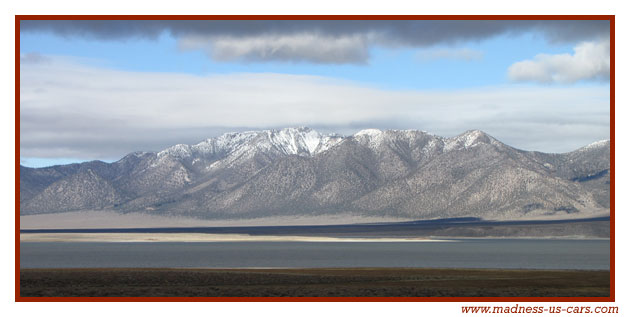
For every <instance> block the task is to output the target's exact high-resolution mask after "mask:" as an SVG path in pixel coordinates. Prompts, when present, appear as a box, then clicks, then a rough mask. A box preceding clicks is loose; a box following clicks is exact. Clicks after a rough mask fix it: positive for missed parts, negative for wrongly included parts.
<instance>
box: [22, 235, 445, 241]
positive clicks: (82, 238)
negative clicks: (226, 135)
mask: <svg viewBox="0 0 630 317" xmlns="http://www.w3.org/2000/svg"><path fill="white" fill-rule="evenodd" d="M231 241H233V242H239V241H241V242H242V241H267V242H274V241H277V242H283V241H284V242H287V241H290V242H441V241H450V240H437V239H427V238H334V237H307V236H252V235H247V234H209V233H21V234H20V242H231Z"/></svg>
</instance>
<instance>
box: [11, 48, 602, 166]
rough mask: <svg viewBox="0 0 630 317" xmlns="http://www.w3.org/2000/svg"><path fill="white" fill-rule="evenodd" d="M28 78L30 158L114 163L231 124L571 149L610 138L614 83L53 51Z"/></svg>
mask: <svg viewBox="0 0 630 317" xmlns="http://www.w3.org/2000/svg"><path fill="white" fill-rule="evenodd" d="M47 58H48V59H49V60H50V62H48V63H25V64H22V65H21V76H20V80H21V82H20V89H21V90H20V98H21V104H20V106H21V112H20V122H21V125H20V134H21V139H20V142H21V143H20V149H21V155H22V156H23V157H72V158H78V159H113V158H118V157H121V156H122V155H124V154H126V153H128V152H131V151H134V150H160V149H162V148H164V147H167V146H170V145H172V144H176V143H193V142H199V141H201V140H203V139H205V138H208V137H212V136H215V135H217V134H219V133H221V132H227V131H230V130H242V129H245V128H247V129H262V128H270V127H287V126H311V127H313V128H316V129H324V130H328V131H331V130H332V131H338V132H341V133H353V132H355V131H357V130H359V129H362V128H369V127H376V128H396V129H421V130H426V131H429V132H432V133H435V134H438V135H443V136H452V135H456V134H459V133H461V132H463V131H465V130H468V129H481V130H484V131H486V132H488V133H490V134H492V135H494V136H495V137H497V138H499V139H500V140H502V141H504V142H506V143H508V144H510V145H513V146H516V147H519V148H524V149H531V150H540V151H551V152H562V151H568V150H572V149H575V148H577V147H579V146H582V145H585V144H588V143H590V142H592V141H595V140H598V139H605V138H608V133H609V97H608V88H607V87H602V86H593V87H580V88H572V87H521V86H519V85H510V86H500V87H490V88H485V89H469V90H455V91H453V90H450V91H397V90H383V89H378V88H374V87H366V86H362V85H360V84H358V83H355V82H347V81H339V80H335V79H332V78H325V77H316V76H305V75H286V74H271V73H267V74H231V75H215V76H194V75H187V74H174V73H143V72H129V71H119V70H110V69H104V68H98V67H92V66H86V65H81V64H77V63H72V62H68V61H67V60H65V59H59V58H53V57H47Z"/></svg>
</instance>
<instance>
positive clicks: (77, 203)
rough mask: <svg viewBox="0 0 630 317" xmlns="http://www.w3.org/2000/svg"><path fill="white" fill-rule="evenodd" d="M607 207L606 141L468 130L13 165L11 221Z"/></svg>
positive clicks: (305, 132)
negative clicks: (57, 216)
mask: <svg viewBox="0 0 630 317" xmlns="http://www.w3.org/2000/svg"><path fill="white" fill-rule="evenodd" d="M609 208H610V142H609V141H608V140H605V141H599V142H596V143H593V144H590V145H588V146H585V147H582V148H580V149H577V150H575V151H572V152H569V153H561V154H550V153H541V152H532V151H523V150H519V149H516V148H513V147H511V146H508V145H506V144H504V143H502V142H500V141H498V140H497V139H495V138H493V137H492V136H490V135H488V134H486V133H484V132H482V131H479V130H470V131H466V132H464V133H462V134H460V135H458V136H455V137H452V138H445V137H440V136H436V135H433V134H430V133H427V132H423V131H417V130H385V131H381V130H376V129H368V130H362V131H360V132H358V133H356V134H354V135H351V136H341V135H337V134H321V133H319V132H317V131H314V130H312V129H309V128H286V129H282V130H264V131H250V132H241V133H227V134H224V135H221V136H219V137H216V138H210V139H207V140H205V141H203V142H201V143H199V144H195V145H185V144H178V145H175V146H172V147H170V148H167V149H165V150H163V151H160V152H157V153H155V152H135V153H131V154H129V155H127V156H125V157H123V158H122V159H120V160H119V161H116V162H113V163H105V162H101V161H92V162H85V163H80V164H69V165H58V166H52V167H45V168H28V167H24V166H20V214H21V215H32V214H44V213H60V212H67V211H79V210H104V211H116V212H119V213H130V212H142V213H147V214H152V215H161V216H185V217H194V218H204V219H243V218H257V217H273V216H326V215H332V214H335V215H339V214H351V215H359V216H383V217H384V216H388V217H401V218H410V219H435V218H451V217H479V218H484V219H518V218H523V217H568V218H570V217H583V216H588V215H589V214H594V213H597V212H600V213H601V212H602V211H607V210H608V209H609Z"/></svg>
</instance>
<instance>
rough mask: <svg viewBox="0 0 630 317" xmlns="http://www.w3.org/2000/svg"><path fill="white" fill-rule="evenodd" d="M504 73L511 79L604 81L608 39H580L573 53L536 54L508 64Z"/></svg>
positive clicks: (564, 81) (572, 81)
mask: <svg viewBox="0 0 630 317" xmlns="http://www.w3.org/2000/svg"><path fill="white" fill-rule="evenodd" d="M508 76H509V78H510V79H511V80H513V81H534V82H540V83H574V82H577V81H581V80H601V81H608V80H609V77H610V43H609V41H608V40H602V41H597V42H582V43H580V44H578V45H577V46H576V47H575V48H574V53H573V54H556V55H549V54H538V55H536V56H535V57H534V59H533V60H525V61H521V62H517V63H514V64H512V66H510V68H509V69H508Z"/></svg>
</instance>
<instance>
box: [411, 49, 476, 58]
mask: <svg viewBox="0 0 630 317" xmlns="http://www.w3.org/2000/svg"><path fill="white" fill-rule="evenodd" d="M418 58H420V60H422V61H432V60H438V59H451V60H464V61H474V60H481V59H482V58H483V52H482V51H478V50H473V49H469V48H459V49H432V50H423V51H420V52H418Z"/></svg>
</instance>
